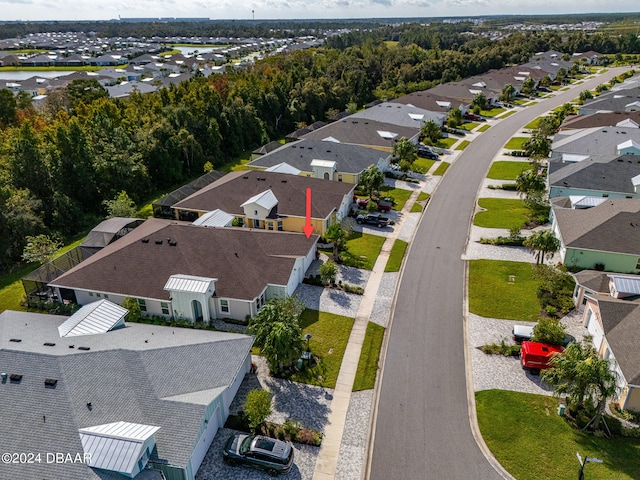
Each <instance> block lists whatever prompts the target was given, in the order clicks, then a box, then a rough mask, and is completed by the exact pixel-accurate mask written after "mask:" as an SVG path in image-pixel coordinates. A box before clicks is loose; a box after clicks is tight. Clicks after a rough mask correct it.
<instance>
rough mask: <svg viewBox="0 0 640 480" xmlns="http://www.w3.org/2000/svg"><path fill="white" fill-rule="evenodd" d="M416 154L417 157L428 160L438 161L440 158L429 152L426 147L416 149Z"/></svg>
mask: <svg viewBox="0 0 640 480" xmlns="http://www.w3.org/2000/svg"><path fill="white" fill-rule="evenodd" d="M417 153H418V156H419V157H422V158H426V159H428V160H438V159H439V158H440V157H439V156H438V154H437V153H435V152H433V151H432V150H429V149H428V148H427V147H418V148H417Z"/></svg>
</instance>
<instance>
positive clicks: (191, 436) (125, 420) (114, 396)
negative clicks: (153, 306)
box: [0, 301, 253, 480]
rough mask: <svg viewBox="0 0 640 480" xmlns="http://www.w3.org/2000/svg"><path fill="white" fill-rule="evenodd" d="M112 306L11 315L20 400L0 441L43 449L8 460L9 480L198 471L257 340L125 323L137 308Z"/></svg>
mask: <svg viewBox="0 0 640 480" xmlns="http://www.w3.org/2000/svg"><path fill="white" fill-rule="evenodd" d="M96 303H98V302H96ZM105 303H106V304H108V303H109V302H107V301H103V303H102V304H101V305H100V307H99V308H97V307H94V305H95V304H91V305H88V306H87V307H86V308H88V309H89V311H85V312H83V311H82V310H81V311H79V312H77V313H76V314H75V315H73V316H72V317H63V316H57V315H44V314H38V313H31V312H14V311H10V310H5V311H4V312H2V313H0V364H1V365H2V372H4V373H2V379H1V383H0V390H1V391H2V401H3V404H4V405H11V408H3V409H2V410H1V411H0V448H1V449H2V451H6V452H13V451H16V452H34V453H38V454H40V455H41V457H40V458H39V461H35V462H20V463H17V462H16V463H11V462H9V463H6V464H5V465H3V466H2V478H6V479H9V478H10V479H13V480H22V479H24V480H27V479H33V478H56V479H63V478H65V479H74V480H107V479H109V480H125V479H126V478H135V479H136V480H162V479H168V478H172V479H183V480H193V479H194V478H195V475H196V473H197V471H198V468H199V467H200V464H201V463H202V460H203V458H204V456H205V454H206V452H207V450H208V449H209V447H210V445H211V442H212V440H213V438H214V436H215V435H216V432H217V431H218V429H219V428H220V427H222V426H223V425H224V422H225V420H226V418H227V417H228V415H229V407H230V405H231V402H232V401H233V399H234V397H235V395H236V393H237V391H238V388H239V386H240V384H241V383H242V380H243V378H244V375H245V374H246V373H247V372H248V371H249V369H250V366H251V346H252V344H253V339H252V338H251V337H249V336H247V335H238V334H232V333H225V332H217V331H215V332H214V331H207V330H195V329H184V328H174V327H160V326H156V325H146V324H136V323H126V324H124V323H123V321H122V316H123V315H124V314H126V312H127V310H125V309H121V308H120V307H117V306H115V305H113V304H111V306H107V305H105ZM104 307H107V308H104ZM113 307H116V308H115V309H114V308H113ZM98 310H99V311H98ZM123 311H124V313H123ZM57 453H59V454H61V455H63V456H62V457H56V454H57ZM67 454H68V456H67ZM56 458H58V461H56ZM60 458H62V460H60ZM65 459H66V461H64V460H65Z"/></svg>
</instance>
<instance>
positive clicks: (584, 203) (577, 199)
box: [569, 195, 607, 208]
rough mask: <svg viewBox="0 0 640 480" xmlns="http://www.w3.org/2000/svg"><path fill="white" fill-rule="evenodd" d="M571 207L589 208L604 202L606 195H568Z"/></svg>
mask: <svg viewBox="0 0 640 480" xmlns="http://www.w3.org/2000/svg"><path fill="white" fill-rule="evenodd" d="M569 200H570V201H571V207H572V208H589V207H597V206H598V205H600V204H601V203H604V202H605V201H606V200H607V198H606V197H588V196H584V195H569Z"/></svg>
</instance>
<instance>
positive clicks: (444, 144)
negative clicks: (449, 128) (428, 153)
mask: <svg viewBox="0 0 640 480" xmlns="http://www.w3.org/2000/svg"><path fill="white" fill-rule="evenodd" d="M457 141H458V139H457V138H456V137H445V138H441V139H440V140H438V141H437V142H436V145H435V146H436V147H440V148H451V145H453V144H454V143H456V142H457Z"/></svg>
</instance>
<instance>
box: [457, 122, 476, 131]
mask: <svg viewBox="0 0 640 480" xmlns="http://www.w3.org/2000/svg"><path fill="white" fill-rule="evenodd" d="M478 125H480V124H479V123H475V122H468V123H463V124H462V125H460V128H461V129H463V130H469V131H471V130H473V129H474V128H476V127H477V126H478Z"/></svg>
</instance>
